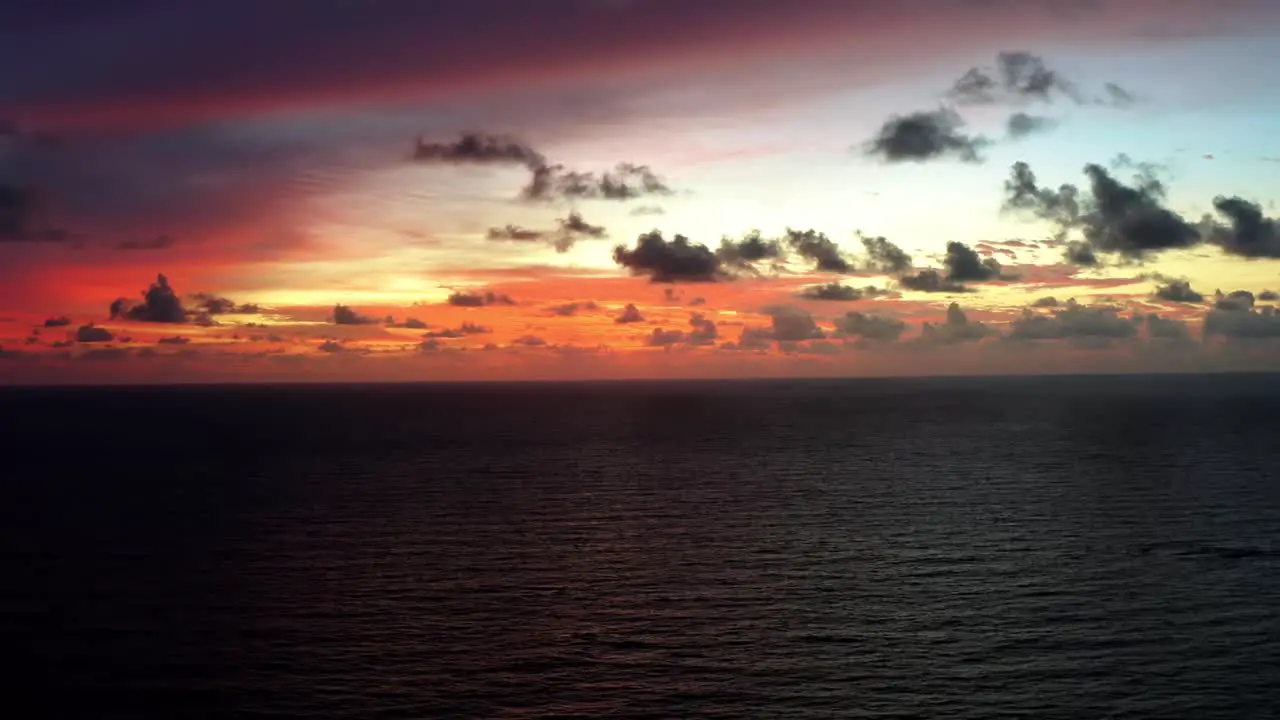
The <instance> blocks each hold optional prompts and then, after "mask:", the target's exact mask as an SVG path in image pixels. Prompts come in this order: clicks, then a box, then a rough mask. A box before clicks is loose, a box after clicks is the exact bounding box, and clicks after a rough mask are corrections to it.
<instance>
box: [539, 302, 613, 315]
mask: <svg viewBox="0 0 1280 720" xmlns="http://www.w3.org/2000/svg"><path fill="white" fill-rule="evenodd" d="M599 309H600V306H598V305H596V304H595V302H590V301H589V302H571V303H565V304H563V305H552V306H551V307H549V308H547V311H548V312H550V313H551V314H552V315H559V316H560V317H571V316H573V315H577V314H578V311H580V310H599Z"/></svg>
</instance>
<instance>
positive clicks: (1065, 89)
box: [947, 51, 1133, 105]
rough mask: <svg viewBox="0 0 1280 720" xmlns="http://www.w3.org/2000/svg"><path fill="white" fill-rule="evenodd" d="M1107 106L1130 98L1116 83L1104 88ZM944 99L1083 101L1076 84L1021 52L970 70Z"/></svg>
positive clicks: (967, 101)
mask: <svg viewBox="0 0 1280 720" xmlns="http://www.w3.org/2000/svg"><path fill="white" fill-rule="evenodd" d="M1103 91H1104V93H1105V94H1106V98H1105V99H1104V100H1099V102H1106V103H1107V104H1119V103H1118V101H1117V100H1118V98H1121V97H1123V98H1127V99H1128V102H1132V100H1133V97H1132V96H1131V95H1129V94H1128V93H1127V92H1125V91H1124V89H1123V88H1121V87H1120V86H1119V85H1116V84H1115V83H1106V84H1105V85H1104V86H1103ZM947 96H948V97H949V98H950V99H951V100H953V101H955V102H957V103H960V104H962V105H990V104H993V103H1019V102H1027V101H1031V102H1043V103H1052V102H1054V101H1055V100H1057V99H1059V98H1065V99H1067V100H1069V101H1071V102H1073V103H1076V104H1083V103H1085V102H1086V100H1085V97H1084V96H1083V95H1082V94H1081V93H1080V91H1079V89H1078V88H1077V87H1076V84H1075V83H1074V82H1072V81H1070V80H1068V79H1067V78H1065V77H1063V76H1062V74H1061V73H1059V72H1057V71H1056V70H1053V69H1051V68H1050V67H1049V66H1048V64H1047V63H1045V61H1044V59H1043V58H1041V57H1039V56H1038V55H1033V54H1031V53H1029V52H1023V51H1009V52H1002V53H1000V54H998V55H997V56H996V63H995V67H974V68H970V69H969V70H968V71H966V72H965V73H964V74H963V75H961V76H960V78H959V79H958V80H956V82H955V83H954V84H953V85H952V87H951V90H950V91H948V93H947Z"/></svg>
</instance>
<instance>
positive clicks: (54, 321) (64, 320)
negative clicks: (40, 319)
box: [44, 315, 71, 328]
mask: <svg viewBox="0 0 1280 720" xmlns="http://www.w3.org/2000/svg"><path fill="white" fill-rule="evenodd" d="M70 324H71V318H69V317H67V316H66V315H62V316H60V317H51V318H48V319H46V320H45V321H44V326H45V327H47V328H53V327H66V326H68V325H70Z"/></svg>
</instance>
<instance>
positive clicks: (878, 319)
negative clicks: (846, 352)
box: [835, 312, 907, 342]
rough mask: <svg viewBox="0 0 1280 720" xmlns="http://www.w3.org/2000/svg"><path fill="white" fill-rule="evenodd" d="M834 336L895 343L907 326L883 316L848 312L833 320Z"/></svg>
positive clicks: (895, 319)
mask: <svg viewBox="0 0 1280 720" xmlns="http://www.w3.org/2000/svg"><path fill="white" fill-rule="evenodd" d="M835 326H836V335H838V336H840V337H848V338H861V339H864V340H873V341H878V342H896V341H897V340H898V339H899V338H900V337H902V333H903V332H905V331H906V329H907V324H906V323H904V322H902V321H901V320H898V319H897V318H891V317H888V316H884V315H872V314H863V313H860V312H849V313H845V314H844V315H842V316H840V317H837V318H836V319H835Z"/></svg>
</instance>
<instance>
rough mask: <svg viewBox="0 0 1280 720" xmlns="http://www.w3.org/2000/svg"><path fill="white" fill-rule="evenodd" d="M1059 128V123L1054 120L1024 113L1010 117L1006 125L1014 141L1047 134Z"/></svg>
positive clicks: (1017, 113)
mask: <svg viewBox="0 0 1280 720" xmlns="http://www.w3.org/2000/svg"><path fill="white" fill-rule="evenodd" d="M1057 126H1058V121H1057V120H1054V119H1053V118H1048V117H1042V116H1040V115H1031V114H1028V113H1024V112H1016V113H1014V114H1012V115H1010V116H1009V119H1008V120H1007V121H1006V123H1005V127H1006V130H1007V132H1008V133H1009V137H1010V138H1013V139H1014V140H1020V139H1022V138H1025V137H1027V136H1028V135H1035V134H1036V133H1042V132H1047V131H1049V130H1052V129H1054V128H1055V127H1057Z"/></svg>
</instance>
